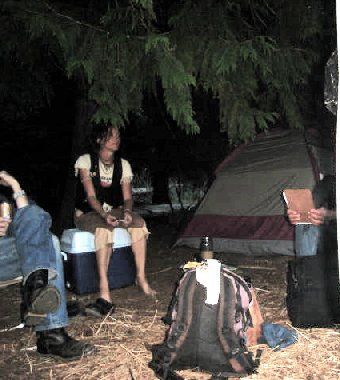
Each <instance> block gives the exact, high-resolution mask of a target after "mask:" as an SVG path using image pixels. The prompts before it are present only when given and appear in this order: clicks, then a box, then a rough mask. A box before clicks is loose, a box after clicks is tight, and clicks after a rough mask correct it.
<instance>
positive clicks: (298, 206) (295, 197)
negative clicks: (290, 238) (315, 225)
mask: <svg viewBox="0 0 340 380" xmlns="http://www.w3.org/2000/svg"><path fill="white" fill-rule="evenodd" d="M283 198H284V200H285V202H286V203H287V206H288V208H289V209H291V210H294V211H298V212H299V213H300V215H301V220H300V222H298V223H297V224H311V222H310V220H309V218H308V212H309V211H310V209H312V208H315V206H314V202H313V196H312V192H311V191H310V190H309V189H285V190H283Z"/></svg>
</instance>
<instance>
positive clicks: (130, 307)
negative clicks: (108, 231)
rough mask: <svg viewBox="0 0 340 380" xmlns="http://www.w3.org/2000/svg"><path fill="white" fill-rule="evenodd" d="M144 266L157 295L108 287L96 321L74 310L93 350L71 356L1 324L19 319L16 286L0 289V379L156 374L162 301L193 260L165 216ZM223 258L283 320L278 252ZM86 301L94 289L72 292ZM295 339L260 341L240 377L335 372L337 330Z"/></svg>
mask: <svg viewBox="0 0 340 380" xmlns="http://www.w3.org/2000/svg"><path fill="white" fill-rule="evenodd" d="M152 224H153V225H152V226H151V231H152V235H151V236H150V240H149V256H148V263H147V272H148V277H149V280H150V282H151V284H152V286H153V287H154V288H155V289H156V290H157V292H158V297H157V300H153V299H150V298H148V297H146V296H144V295H143V294H142V293H141V292H140V291H139V290H138V288H137V287H135V286H131V287H128V288H124V289H118V290H114V291H112V296H113V300H114V302H115V303H116V305H117V310H116V313H115V314H114V315H113V316H111V317H107V318H103V319H102V320H98V319H94V318H89V317H84V316H77V317H74V318H72V319H71V320H70V325H69V327H68V332H69V333H70V335H72V336H73V337H76V338H78V339H83V340H86V341H88V342H91V343H93V344H94V345H95V346H96V347H97V349H98V352H97V354H95V355H93V356H90V357H87V358H83V359H81V360H79V361H75V362H66V361H63V360H61V359H55V358H51V357H47V356H42V355H39V354H38V353H37V352H36V351H35V335H34V333H33V332H32V331H31V330H30V329H15V330H12V331H4V330H5V329H8V328H10V327H13V326H16V325H18V324H19V322H20V321H19V303H20V294H19V286H18V285H11V286H8V287H7V288H3V289H0V299H1V308H0V330H1V332H0V378H1V379H82V380H85V379H86V380H90V379H117V380H125V379H131V380H142V379H150V380H152V379H156V376H155V374H154V372H153V371H152V370H151V369H149V368H148V362H149V361H150V359H151V352H150V345H152V344H155V343H161V342H162V341H163V339H164V333H165V331H166V326H165V325H164V324H163V322H162V321H161V317H162V316H163V315H164V314H165V312H166V310H167V306H168V304H169V301H170V298H171V294H172V291H173V289H174V286H175V283H176V280H177V279H178V277H179V276H180V274H181V270H180V269H179V267H180V265H182V264H183V263H185V262H186V261H188V260H190V259H192V258H193V257H194V255H195V250H192V249H188V248H183V247H177V248H173V249H172V248H171V246H172V243H173V242H174V239H175V236H176V231H175V229H174V228H173V227H171V226H170V225H169V224H167V221H166V219H162V220H159V221H158V222H157V223H152ZM216 258H218V259H220V260H221V261H222V262H224V263H226V264H229V265H233V266H236V267H237V268H238V272H237V273H239V274H241V275H244V276H245V275H250V276H251V278H252V282H253V285H254V287H255V288H256V289H257V297H258V300H259V303H260V305H261V310H262V313H263V316H264V319H265V320H266V321H269V322H275V323H280V324H283V325H285V326H288V327H290V324H289V320H288V319H287V312H286V308H285V292H286V284H285V276H286V265H287V261H288V259H287V258H285V257H275V258H274V257H272V258H271V257H264V258H259V257H257V258H250V257H244V256H240V255H226V254H218V255H216ZM68 297H69V299H70V300H71V299H76V300H78V301H79V302H80V303H81V304H86V303H88V302H90V301H92V300H94V299H95V298H96V294H91V295H84V296H75V295H74V294H72V293H69V294H68ZM297 331H298V336H299V340H298V342H297V343H296V344H294V345H292V346H290V347H289V348H287V349H285V350H283V351H279V352H274V351H272V350H271V349H270V348H269V347H267V346H266V345H260V346H256V347H251V350H253V351H256V350H257V349H261V350H263V352H262V356H261V362H260V367H259V369H258V372H257V373H256V374H253V375H251V376H248V377H246V378H244V379H252V380H253V379H256V380H275V379H283V380H322V379H324V380H336V379H340V329H339V326H334V328H324V329H320V328H319V329H318V328H313V329H298V330H297ZM179 374H180V375H181V376H182V377H183V378H184V379H186V380H189V379H190V380H191V379H192V380H198V379H202V380H203V379H209V378H210V377H211V376H210V375H209V374H207V373H203V372H198V371H188V370H186V371H180V372H179Z"/></svg>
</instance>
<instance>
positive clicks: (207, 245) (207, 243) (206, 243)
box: [200, 236, 213, 252]
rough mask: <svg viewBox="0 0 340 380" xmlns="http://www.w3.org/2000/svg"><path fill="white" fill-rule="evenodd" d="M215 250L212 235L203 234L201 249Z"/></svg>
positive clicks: (203, 250)
mask: <svg viewBox="0 0 340 380" xmlns="http://www.w3.org/2000/svg"><path fill="white" fill-rule="evenodd" d="M212 250H213V241H212V238H211V237H210V236H203V237H202V238H201V244H200V251H201V252H205V251H212Z"/></svg>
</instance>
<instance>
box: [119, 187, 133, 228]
mask: <svg viewBox="0 0 340 380" xmlns="http://www.w3.org/2000/svg"><path fill="white" fill-rule="evenodd" d="M122 192H123V199H124V223H125V224H126V225H130V224H131V222H132V206H133V200H132V186H131V182H126V181H125V182H123V183H122Z"/></svg>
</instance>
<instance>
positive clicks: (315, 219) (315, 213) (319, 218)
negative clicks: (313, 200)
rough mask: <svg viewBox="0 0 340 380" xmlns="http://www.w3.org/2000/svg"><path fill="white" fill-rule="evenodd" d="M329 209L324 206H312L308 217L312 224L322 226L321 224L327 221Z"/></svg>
mask: <svg viewBox="0 0 340 380" xmlns="http://www.w3.org/2000/svg"><path fill="white" fill-rule="evenodd" d="M327 211H328V210H327V209H326V208H324V207H321V208H317V209H315V208H312V209H311V210H310V211H309V213H308V217H309V220H310V221H311V223H312V224H314V225H315V226H320V224H323V223H324V221H325V217H326V216H327Z"/></svg>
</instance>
